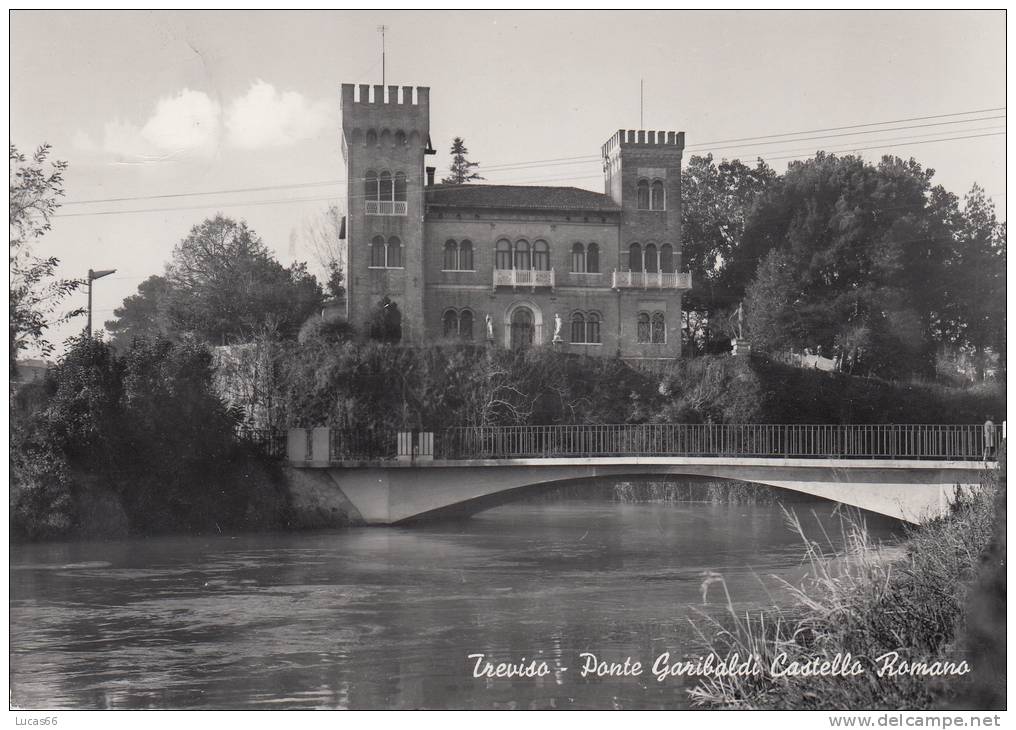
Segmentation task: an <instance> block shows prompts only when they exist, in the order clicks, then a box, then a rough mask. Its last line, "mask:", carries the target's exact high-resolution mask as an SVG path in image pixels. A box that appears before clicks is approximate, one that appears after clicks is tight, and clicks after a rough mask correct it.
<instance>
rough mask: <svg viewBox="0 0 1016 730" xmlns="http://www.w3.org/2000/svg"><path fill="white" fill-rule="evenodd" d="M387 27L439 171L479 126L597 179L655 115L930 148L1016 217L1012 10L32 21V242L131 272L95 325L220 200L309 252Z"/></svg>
mask: <svg viewBox="0 0 1016 730" xmlns="http://www.w3.org/2000/svg"><path fill="white" fill-rule="evenodd" d="M380 25H384V26H386V28H387V30H386V33H385V43H386V49H387V52H386V64H385V66H386V83H388V84H398V85H419V86H429V87H430V88H431V97H430V98H431V138H432V140H433V143H434V146H435V148H437V149H438V150H439V154H438V155H437V157H436V162H435V163H433V164H436V165H437V166H438V170H439V174H440V173H441V172H442V171H444V170H446V169H447V166H448V161H449V156H448V154H447V149H448V147H449V145H450V142H451V140H452V138H453V137H455V136H462V137H464V138H465V141H466V144H467V146H468V148H469V152H470V155H469V156H470V158H471V159H472V160H475V161H478V162H479V163H480V168H479V171H480V172H481V174H484V175H485V176H486V177H487V181H488V182H492V183H517V184H551V185H576V186H579V187H585V188H588V189H591V190H597V191H602V188H603V183H602V168H601V166H600V163H599V162H598V161H597V159H596V155H598V154H599V150H600V145H602V144H603V142H605V141H606V140H607V139H608V138H609V137H610V136H611V135H612V134H613V133H614V132H616V131H617V129H619V128H629V129H635V128H640V126H641V128H643V129H651V130H652V129H657V130H680V131H684V132H685V133H686V144H687V151H686V155H685V157H686V159H687V157H689V156H690V155H691V154H704V153H706V152H712V153H713V154H714V156H715V157H717V158H728V159H733V158H740V159H744V160H754V159H755V158H756V157H758V156H760V155H761V156H763V157H765V158H767V160H768V161H769V162H770V164H771V165H772V166H773V167H774V168H776V169H777V171H783V170H785V169H786V165H787V163H788V162H789V161H790V160H791V159H801V158H807V157H809V156H811V155H812V154H814V152H815V151H816V150H818V149H825V150H829V151H839V152H843V153H850V152H854V151H856V152H857V153H858V154H861V155H863V156H865V157H866V158H867V159H870V160H878V159H879V157H880V156H881V155H883V154H896V155H900V156H902V157H910V156H913V157H914V158H915V159H917V160H918V161H919V162H920V163H922V164H923V165H924V166H925V167H930V168H933V169H934V170H935V171H936V175H935V178H934V181H935V182H937V183H939V184H942V185H944V186H945V187H946V188H947V189H948V190H950V191H952V192H954V193H956V194H958V195H962V194H963V193H965V192H967V191H968V190H969V189H970V187H971V185H972V184H973V183H975V182H976V183H978V184H980V185H981V186H982V187H983V188H984V189H985V190H986V191H987V193H988V194H989V195H990V196H992V199H993V200H994V202H995V204H996V206H998V213H999V217H1000V218H1002V219H1005V218H1006V214H1005V202H1006V197H1005V193H1006V187H1005V181H1006V179H1005V136H1004V134H1003V133H1002V132H1004V128H1005V121H1006V120H1005V118H1004V115H1005V110H1004V107H1005V15H1004V12H1002V11H956V12H944V11H901V12H873V11H854V12H834V11H816V12H800V11H785V12H774V11H765V12H761V11H760V12H744V11H715V12H714V11H652V12H650V11H637V12H636V11H629V12H591V11H582V12H578V11H575V12H536V11H526V12H507V11H483V12H466V11H416V12H408V11H407V12H382V11H369V12H367V11H364V12H351V11H288V12H265V11H261V12H258V11H216V12H203V11H166V12H159V11H104V12H96V11H91V12H84V11H81V12H72V11H13V12H12V14H11V18H10V35H11V45H10V69H11V79H10V138H11V141H12V142H13V143H14V144H15V145H17V146H18V147H19V149H21V150H22V151H30V150H31V149H32V148H34V147H35V146H37V145H39V144H41V143H43V142H48V143H50V144H51V145H53V155H54V157H55V158H57V159H62V160H66V161H67V162H68V163H69V169H68V171H67V174H66V186H65V187H66V196H65V199H64V205H63V206H62V207H61V209H60V211H59V213H58V217H56V218H54V220H53V228H52V230H51V231H50V232H49V233H48V234H47V235H46V236H45V237H44V238H43V239H42V240H41V241H39V243H38V244H37V246H38V248H37V250H38V252H39V253H40V254H42V255H47V256H57V257H59V258H60V260H61V265H60V272H61V273H62V275H64V276H68V277H70V276H84V275H85V273H86V272H87V270H88V269H89V268H93V269H108V268H116V269H117V273H116V274H113V275H112V276H110V277H107V278H105V279H102V280H101V281H98V282H96V284H95V289H94V305H93V306H94V318H95V321H96V323H97V325H98V326H101V323H102V322H103V321H104V320H106V319H109V318H111V317H112V311H113V308H114V307H116V306H118V305H119V304H120V303H121V302H122V300H123V299H124V297H126V296H129V295H131V294H133V293H135V291H136V288H137V285H138V284H139V283H140V282H141V281H142V280H144V279H145V278H147V277H148V276H150V275H152V274H158V273H162V272H163V269H164V266H165V264H166V263H167V262H168V260H169V259H170V257H171V255H172V252H173V247H174V246H175V245H176V244H177V243H178V242H179V241H180V240H181V239H183V238H184V237H185V236H186V235H187V233H188V231H189V230H190V229H191V228H192V227H193V226H195V225H197V224H199V223H201V221H203V220H204V219H205V218H207V217H209V216H212V215H215V214H216V213H218V212H221V213H223V214H225V215H228V216H231V217H234V218H238V219H244V220H246V221H247V223H248V224H249V225H250V226H251V227H252V228H253V229H254V230H255V231H256V232H257V233H258V234H259V235H260V236H261V237H262V238H263V239H264V241H265V243H266V244H267V245H268V246H269V247H270V248H271V249H272V250H273V251H274V252H275V253H276V255H277V256H278V257H279V259H280V260H281V261H282V262H283V263H284V264H288V263H290V262H292V261H293V260H301V261H309V262H311V263H312V264H313V260H314V254H313V251H312V249H311V246H310V244H309V243H308V238H307V236H306V234H305V231H306V228H307V226H308V225H310V224H313V222H314V221H315V220H318V219H319V218H320V216H321V214H322V213H323V212H324V211H325V210H326V209H327V208H328V206H329V205H330V204H333V203H338V204H342V201H343V198H344V196H345V184H344V172H343V161H342V153H341V150H340V141H339V140H340V134H341V132H340V129H339V85H340V84H342V83H370V84H379V83H381V52H380V51H381V42H380V35H379V33H378V31H377V28H378V26H380ZM640 86H641V88H642V89H643V91H642V94H641V97H642V104H641V108H640ZM986 110H992V111H986ZM944 115H949V116H944ZM640 116H641V119H642V120H643V123H642V124H641V125H640ZM915 117H925V118H926V117H935V118H933V119H921V120H914V118H915ZM894 120H913V121H906V122H903V121H899V122H895V123H893V124H876V123H885V122H893V121H894ZM856 125H870V126H866V127H858V126H856ZM918 125H933V126H918ZM837 127H853V128H852V129H848V130H836V131H820V132H815V133H811V132H809V130H830V129H831V128H837ZM901 127H907V129H901ZM789 133H798V134H796V135H794V136H791V135H790V134H789ZM776 135H783V136H782V137H780V136H776ZM961 137H962V139H960V138H961ZM745 138H751V139H747V140H746V139H745ZM760 138H761V139H760ZM730 140H737V142H731V141H730ZM741 140H744V141H741ZM795 140H796V141H795ZM562 158H584V159H577V160H576V159H562ZM432 159H433V158H432ZM523 162H524V163H532V164H528V165H526V166H523V167H514V168H513V167H506V166H510V165H513V164H514V163H523ZM252 188H256V190H252ZM238 189H243V190H242V191H241V192H220V191H235V190H238ZM115 198H139V199H138V200H126V201H124V200H119V201H114V200H111V199H115ZM88 201H96V202H88ZM130 211H133V212H130ZM312 268H313V267H312ZM84 303H85V294H84V291H83V290H82V292H81V293H79V294H76V295H74V297H73V298H72V299H71V300H69V301H68V302H67V308H68V309H70V308H73V307H75V306H83V305H84ZM83 326H84V322H83V320H76V321H74V322H73V323H70V324H67V325H64V326H62V327H59V328H57V329H54V330H52V331H51V333H50V338H51V339H52V340H53V341H54V342H56V343H58V344H59V343H61V342H62V341H63V340H64V339H65V338H66V337H68V336H70V335H72V334H74V333H76V332H79V331H80V330H81V328H83Z"/></svg>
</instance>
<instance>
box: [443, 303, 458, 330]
mask: <svg viewBox="0 0 1016 730" xmlns="http://www.w3.org/2000/svg"><path fill="white" fill-rule="evenodd" d="M441 321H442V322H443V323H444V336H445V337H455V336H456V335H458V333H459V316H458V315H457V314H456V313H455V310H454V309H449V310H448V311H446V312H445V313H444V317H442V318H441Z"/></svg>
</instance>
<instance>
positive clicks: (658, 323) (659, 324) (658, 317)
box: [653, 312, 667, 345]
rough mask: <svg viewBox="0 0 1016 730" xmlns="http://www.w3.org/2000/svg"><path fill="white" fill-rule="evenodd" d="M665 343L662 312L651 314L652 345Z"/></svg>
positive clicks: (665, 334) (664, 321) (665, 333)
mask: <svg viewBox="0 0 1016 730" xmlns="http://www.w3.org/2000/svg"><path fill="white" fill-rule="evenodd" d="M666 341H667V327H666V320H665V319H664V317H663V312H653V344H654V345H662V344H664V343H665V342H666Z"/></svg>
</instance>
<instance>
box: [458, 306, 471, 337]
mask: <svg viewBox="0 0 1016 730" xmlns="http://www.w3.org/2000/svg"><path fill="white" fill-rule="evenodd" d="M459 337H461V338H462V339H464V340H471V339H473V313H472V312H471V311H470V310H468V309H463V310H462V311H461V312H460V313H459Z"/></svg>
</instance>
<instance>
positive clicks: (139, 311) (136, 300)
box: [105, 275, 177, 352]
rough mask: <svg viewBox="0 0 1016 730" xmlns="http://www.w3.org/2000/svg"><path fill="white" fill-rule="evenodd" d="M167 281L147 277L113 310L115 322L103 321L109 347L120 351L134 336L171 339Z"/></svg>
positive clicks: (173, 335)
mask: <svg viewBox="0 0 1016 730" xmlns="http://www.w3.org/2000/svg"><path fill="white" fill-rule="evenodd" d="M169 293H170V288H169V282H168V281H167V280H166V277H164V276H158V275H153V276H149V277H148V278H147V279H145V280H144V281H143V282H141V283H140V284H139V285H138V293H137V294H134V295H132V296H129V297H127V298H126V299H124V300H123V304H122V305H120V306H119V307H117V308H116V309H114V310H113V314H114V315H115V316H116V319H110V320H107V321H106V325H105V326H106V331H107V332H109V334H110V335H111V337H112V338H111V340H110V344H112V345H113V347H114V348H116V349H117V351H120V352H123V351H124V350H126V349H127V347H128V346H129V345H130V343H131V340H133V339H134V338H136V337H150V336H154V335H158V336H160V337H165V338H168V339H174V338H175V336H176V334H177V333H176V332H175V331H174V329H173V326H172V323H171V322H170V320H169V312H168V311H167V309H168V306H169Z"/></svg>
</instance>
